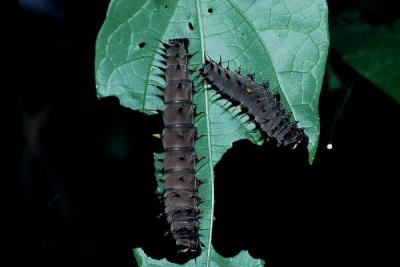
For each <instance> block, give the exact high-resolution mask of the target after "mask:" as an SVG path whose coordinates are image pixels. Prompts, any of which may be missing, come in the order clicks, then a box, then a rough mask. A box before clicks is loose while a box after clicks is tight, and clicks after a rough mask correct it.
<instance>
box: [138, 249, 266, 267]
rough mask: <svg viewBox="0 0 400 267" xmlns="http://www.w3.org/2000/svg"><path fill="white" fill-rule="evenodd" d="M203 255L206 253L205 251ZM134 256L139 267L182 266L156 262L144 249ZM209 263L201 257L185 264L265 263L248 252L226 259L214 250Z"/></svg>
mask: <svg viewBox="0 0 400 267" xmlns="http://www.w3.org/2000/svg"><path fill="white" fill-rule="evenodd" d="M203 253H205V252H204V251H203ZM134 254H135V257H136V259H139V260H138V265H139V267H141V266H143V267H178V266H182V265H179V264H175V263H171V262H169V261H167V260H154V259H151V258H149V257H147V256H146V254H145V253H144V252H143V250H142V249H135V250H134ZM209 258H210V260H209V261H208V262H204V261H202V260H203V259H206V257H202V256H200V257H199V258H197V259H196V260H194V259H192V260H190V261H189V262H187V263H186V264H185V266H187V267H200V266H209V267H221V266H222V267H238V266H243V267H262V266H264V263H263V261H262V260H257V259H252V258H251V257H250V255H249V253H248V252H247V251H242V252H240V253H239V254H238V255H236V256H235V257H232V258H224V257H222V256H221V255H219V254H218V253H216V252H215V251H214V250H212V252H211V255H210V257H209Z"/></svg>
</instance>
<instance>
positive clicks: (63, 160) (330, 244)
mask: <svg viewBox="0 0 400 267" xmlns="http://www.w3.org/2000/svg"><path fill="white" fill-rule="evenodd" d="M42 2H43V3H47V4H46V5H44V6H42V7H41V5H40V3H42ZM328 4H329V7H330V17H331V20H333V19H334V18H335V16H337V14H338V13H339V12H341V11H342V10H344V9H347V8H356V9H359V10H360V11H361V12H362V14H363V19H365V20H366V21H367V22H368V23H370V24H373V25H382V24H387V25H390V24H391V23H392V21H393V20H394V19H395V17H396V11H395V10H396V9H395V8H394V6H393V5H392V4H390V2H389V1H388V2H383V1H372V0H369V1H329V3H328ZM107 5H108V1H100V0H98V1H20V17H19V19H20V23H21V27H20V36H21V40H20V43H21V44H23V45H22V52H21V60H22V61H23V63H24V70H25V71H24V76H23V78H21V79H20V80H19V82H20V83H21V88H22V90H21V93H20V94H19V98H18V106H17V111H18V122H17V125H18V135H17V138H18V140H19V142H18V146H17V153H18V177H19V178H18V185H19V190H20V192H21V193H22V197H21V199H22V205H21V206H20V210H21V211H22V212H21V214H24V215H23V218H22V222H23V224H24V226H23V229H24V232H23V234H26V235H28V232H29V233H34V238H33V239H30V241H32V245H31V246H29V251H30V252H31V253H32V255H33V257H32V258H31V259H32V260H38V261H39V263H40V266H74V267H75V266H80V267H81V266H135V264H136V263H135V259H134V257H133V254H132V251H131V248H132V247H137V246H141V247H144V249H145V251H146V252H147V253H148V254H150V255H151V256H152V257H155V258H163V257H166V256H167V257H168V258H170V259H173V256H171V255H172V254H173V252H172V249H171V248H173V243H171V241H170V240H169V239H168V238H163V237H162V235H163V232H164V231H165V230H166V228H165V225H162V221H161V222H160V221H158V220H157V219H156V216H157V215H158V213H159V210H160V206H159V201H158V200H157V197H156V196H155V195H154V194H153V192H154V190H155V187H156V184H155V180H154V179H153V177H154V173H153V158H152V153H153V151H161V143H160V141H159V140H157V139H155V138H154V137H152V136H151V135H152V134H153V133H160V132H161V129H162V121H161V118H160V117H159V116H152V117H148V116H146V115H144V114H141V113H138V112H135V111H132V110H129V109H126V108H123V107H121V106H120V105H119V103H118V100H117V99H116V98H113V97H111V98H105V99H102V100H100V101H98V100H97V98H96V89H95V82H94V54H95V50H94V47H95V39H96V35H97V33H98V31H99V29H100V27H101V24H102V22H103V20H104V18H105V14H106V10H107ZM330 61H331V63H332V65H333V66H334V67H335V68H336V69H337V71H338V73H339V75H340V76H341V77H342V79H343V80H344V81H345V83H347V84H351V85H352V86H353V87H352V88H353V90H352V92H351V94H350V96H349V98H348V101H347V102H346V103H345V106H344V109H343V113H342V114H341V116H340V117H339V119H338V120H337V123H335V124H333V121H334V118H335V116H337V114H338V110H339V106H340V103H341V101H343V99H344V94H345V92H343V91H328V90H327V88H326V84H324V87H323V89H322V93H321V98H320V115H321V138H320V145H319V150H318V153H317V156H316V160H315V163H314V164H313V165H312V166H309V165H308V163H307V152H306V151H305V150H303V151H302V150H297V151H285V150H277V149H276V148H275V147H274V146H272V145H264V146H261V147H257V146H255V145H251V144H250V143H249V142H246V141H239V142H237V143H235V145H234V147H233V148H232V149H231V150H229V151H228V152H227V153H226V155H225V156H224V157H223V159H222V160H221V162H219V163H218V165H217V166H216V180H215V187H216V192H215V197H216V206H215V217H216V221H215V225H214V226H215V227H214V236H213V245H214V247H215V248H216V250H217V251H218V252H219V253H220V254H222V255H224V256H233V255H235V254H237V253H238V252H239V251H240V250H249V251H250V254H251V255H253V256H255V257H262V258H264V259H265V260H266V262H267V266H295V265H308V266H325V265H328V264H335V265H336V266H342V265H350V264H351V265H353V266H361V264H364V263H371V262H374V263H375V262H376V263H377V264H378V265H377V266H384V265H385V262H391V264H392V265H393V263H394V262H393V261H397V262H398V261H399V260H398V259H396V258H395V256H396V254H397V255H398V252H396V249H395V245H391V244H392V243H393V242H398V239H397V240H396V239H395V232H394V229H395V217H396V213H398V207H397V208H396V206H397V205H396V204H395V203H396V201H398V197H397V195H398V193H397V192H396V191H398V190H396V186H395V184H396V183H395V182H396V180H397V179H398V174H397V170H398V164H399V161H400V153H399V151H400V149H399V148H400V142H399V136H400V131H399V129H398V127H397V126H398V122H399V117H400V110H399V107H398V105H397V104H396V103H395V102H394V101H393V100H392V99H391V98H390V97H388V96H387V95H386V94H384V93H382V92H381V91H379V90H378V89H377V88H376V87H375V86H374V85H372V84H371V83H370V82H368V81H366V80H364V79H363V78H362V77H361V76H359V74H357V73H356V72H355V71H353V70H352V69H351V68H349V67H348V66H346V65H345V64H344V63H343V62H342V61H341V59H340V56H339V55H338V54H337V53H336V52H335V51H334V50H332V51H331V53H330ZM329 142H332V144H333V149H332V150H327V149H326V145H327V144H328V143H329ZM160 225H161V226H160ZM20 245H21V251H24V253H25V252H26V250H27V249H26V246H27V243H26V242H25V241H21V244H20ZM31 264H32V265H33V263H32V262H31Z"/></svg>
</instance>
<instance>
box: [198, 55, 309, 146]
mask: <svg viewBox="0 0 400 267" xmlns="http://www.w3.org/2000/svg"><path fill="white" fill-rule="evenodd" d="M199 71H200V74H201V76H203V78H204V79H205V80H206V81H207V82H208V83H209V84H211V85H212V86H213V87H214V88H215V89H216V90H217V91H218V92H219V93H220V94H221V97H222V98H227V99H229V100H230V101H232V102H234V103H238V104H240V106H241V107H243V108H244V109H246V110H247V112H248V114H249V115H250V116H251V117H253V118H254V122H256V124H257V126H259V128H260V129H261V131H262V132H263V133H265V134H266V135H267V136H268V138H270V137H271V138H273V139H275V140H276V141H277V143H278V146H279V145H282V144H283V145H284V146H288V147H291V148H296V146H297V145H298V144H299V143H301V142H303V141H306V136H305V134H304V131H303V129H301V128H298V127H297V122H292V121H291V120H290V115H289V114H288V113H286V112H285V111H284V110H283V109H282V108H281V103H280V99H279V95H277V94H273V93H271V92H270V91H269V90H268V84H267V83H263V84H258V83H256V82H255V81H254V75H251V74H249V75H247V77H244V76H242V75H240V72H238V71H235V72H233V71H230V70H229V69H225V68H223V67H222V66H221V64H220V63H216V62H215V61H213V60H211V59H206V62H205V64H204V66H203V67H202V68H200V69H199Z"/></svg>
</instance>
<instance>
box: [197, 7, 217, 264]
mask: <svg viewBox="0 0 400 267" xmlns="http://www.w3.org/2000/svg"><path fill="white" fill-rule="evenodd" d="M196 9H197V17H198V21H199V32H200V45H201V62H202V63H203V64H204V63H205V60H204V59H205V46H204V29H203V20H202V16H201V5H200V0H196ZM203 86H206V85H203ZM204 105H205V108H204V110H205V120H206V127H207V130H206V132H207V147H208V158H209V160H208V162H209V170H210V176H209V179H210V180H209V182H210V184H211V200H210V201H211V210H210V227H209V235H208V244H207V259H206V263H207V265H206V266H207V267H208V266H210V262H211V261H210V259H211V237H212V231H213V218H214V172H213V164H212V151H211V130H210V117H209V109H208V108H209V104H208V90H204Z"/></svg>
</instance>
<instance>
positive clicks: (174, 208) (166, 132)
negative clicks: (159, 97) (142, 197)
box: [160, 39, 201, 253]
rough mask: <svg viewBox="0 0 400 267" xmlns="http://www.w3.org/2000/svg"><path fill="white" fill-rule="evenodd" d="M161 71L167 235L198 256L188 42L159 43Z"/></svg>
mask: <svg viewBox="0 0 400 267" xmlns="http://www.w3.org/2000/svg"><path fill="white" fill-rule="evenodd" d="M162 44H163V48H162V51H163V53H162V57H163V59H164V61H162V63H163V64H165V68H164V67H160V69H161V70H162V71H164V74H165V75H163V76H165V88H162V89H163V91H164V111H163V121H164V129H163V132H162V143H163V148H164V156H163V161H162V162H163V173H164V177H163V183H164V190H165V192H164V197H163V198H164V206H165V214H166V217H167V221H168V223H169V224H170V232H171V233H172V236H173V238H174V240H175V243H176V245H177V248H178V252H180V253H198V252H199V251H200V245H201V243H200V240H199V213H200V210H199V208H198V205H199V203H200V197H199V196H198V193H197V191H198V186H199V184H200V183H199V180H198V179H197V177H196V169H195V166H196V155H195V151H194V143H195V138H196V128H195V126H194V124H193V121H194V115H195V105H194V104H193V102H192V94H193V88H194V86H193V82H192V81H191V79H190V70H189V68H188V61H189V59H190V57H191V54H188V45H189V41H188V39H173V40H170V41H169V42H168V43H162Z"/></svg>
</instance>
